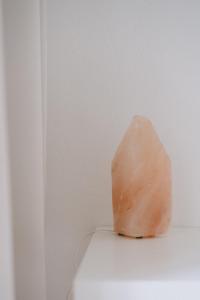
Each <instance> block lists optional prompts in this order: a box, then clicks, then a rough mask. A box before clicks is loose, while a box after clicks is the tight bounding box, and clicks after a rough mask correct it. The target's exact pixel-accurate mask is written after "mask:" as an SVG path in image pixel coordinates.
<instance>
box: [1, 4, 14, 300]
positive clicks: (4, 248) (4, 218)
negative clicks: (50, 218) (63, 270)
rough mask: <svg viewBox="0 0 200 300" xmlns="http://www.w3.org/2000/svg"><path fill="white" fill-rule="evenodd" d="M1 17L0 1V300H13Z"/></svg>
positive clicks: (10, 214)
mask: <svg viewBox="0 0 200 300" xmlns="http://www.w3.org/2000/svg"><path fill="white" fill-rule="evenodd" d="M2 16H3V14H2V1H1V0H0V299H1V300H4V299H5V300H14V299H15V297H14V294H15V293H14V268H13V241H12V212H11V198H10V174H9V154H8V135H7V134H8V128H7V117H6V95H5V73H4V71H5V69H4V44H3V22H2Z"/></svg>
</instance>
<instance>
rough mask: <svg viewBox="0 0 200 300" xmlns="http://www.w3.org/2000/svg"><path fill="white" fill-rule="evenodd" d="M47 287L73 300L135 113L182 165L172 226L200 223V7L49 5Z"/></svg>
mask: <svg viewBox="0 0 200 300" xmlns="http://www.w3.org/2000/svg"><path fill="white" fill-rule="evenodd" d="M46 12H47V66H48V70H47V191H48V192H47V200H46V230H47V244H46V245H47V246H46V255H47V290H48V299H49V300H53V299H58V300H64V299H65V295H66V291H67V290H68V288H69V285H70V282H71V279H72V277H73V273H74V268H73V264H74V262H75V260H76V258H75V256H76V255H75V252H76V250H77V247H78V246H79V244H80V243H81V239H82V237H83V236H84V235H85V233H86V232H88V231H91V230H92V229H93V228H94V227H95V226H97V225H99V224H104V223H106V224H108V223H109V224H111V223H112V212H111V178H110V164H111V159H112V157H113V154H114V151H115V149H116V147H117V145H118V143H119V141H120V139H121V137H122V135H123V133H124V131H125V129H126V128H127V126H128V124H129V122H130V120H131V118H132V116H133V115H135V114H142V115H143V114H144V115H146V116H148V117H149V118H150V119H152V121H153V123H154V124H155V126H156V128H157V130H158V133H159V135H160V137H161V139H162V141H163V143H164V144H165V146H166V148H167V150H168V152H169V154H170V156H171V159H172V163H173V183H174V193H173V203H174V207H173V224H175V225H194V226H196V225H198V226H199V225H200V201H199V198H200V184H199V178H200V155H199V153H200V141H199V138H198V134H199V127H200V118H199V113H200V101H199V99H200V88H199V78H200V55H199V53H200V39H199V37H200V2H199V1H178V0H170V1H164V0H163V1H136V0H135V1H131V0H130V1H116V0H115V1H114V0H113V1H93V0H85V1H81V0H79V1H78V0H77V1H74V0H71V1H70V0H69V1H65V0H48V1H47V10H46Z"/></svg>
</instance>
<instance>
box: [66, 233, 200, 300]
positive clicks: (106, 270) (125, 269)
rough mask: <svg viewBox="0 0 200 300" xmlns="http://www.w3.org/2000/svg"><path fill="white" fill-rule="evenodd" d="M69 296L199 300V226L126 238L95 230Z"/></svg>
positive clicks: (77, 298)
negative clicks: (153, 235) (156, 234)
mask: <svg viewBox="0 0 200 300" xmlns="http://www.w3.org/2000/svg"><path fill="white" fill-rule="evenodd" d="M71 299H72V300H94V299H95V300H147V299H148V300H157V299H158V300H160V299H162V300H169V299H170V300H179V299H180V300H191V299H192V300H197V299H198V300H199V299H200V229H199V228H174V229H171V231H170V232H169V233H168V235H167V236H165V237H159V238H151V239H130V238H125V237H122V236H118V235H116V234H115V233H113V232H111V231H110V232H109V231H97V232H96V233H95V234H94V236H93V238H92V240H91V242H90V245H89V247H88V249H87V252H86V254H85V256H84V258H83V261H82V263H81V265H80V267H79V270H78V272H77V275H76V277H75V280H74V283H73V288H72V295H71Z"/></svg>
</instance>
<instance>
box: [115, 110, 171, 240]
mask: <svg viewBox="0 0 200 300" xmlns="http://www.w3.org/2000/svg"><path fill="white" fill-rule="evenodd" d="M112 200H113V216H114V230H115V231H116V232H117V233H119V234H122V235H126V236H130V237H153V236H156V235H160V234H163V233H165V232H166V230H167V229H168V225H169V222H170V216H171V165H170V159H169V157H168V155H167V153H166V151H165V149H164V147H163V145H162V144H161V142H160V140H159V138H158V136H157V134H156V132H155V130H154V128H153V126H152V123H151V122H150V121H149V120H148V119H146V118H144V117H140V116H136V117H135V118H134V119H133V121H132V123H131V124H130V127H129V128H128V130H127V132H126V134H125V136H124V138H123V140H122V142H121V144H120V145H119V147H118V149H117V152H116V154H115V156H114V159H113V162H112Z"/></svg>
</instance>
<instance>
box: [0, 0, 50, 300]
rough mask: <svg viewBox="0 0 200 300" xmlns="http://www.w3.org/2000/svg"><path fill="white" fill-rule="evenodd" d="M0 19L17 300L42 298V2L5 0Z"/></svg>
mask: <svg viewBox="0 0 200 300" xmlns="http://www.w3.org/2000/svg"><path fill="white" fill-rule="evenodd" d="M3 19H4V42H5V44H4V46H5V49H4V53H5V73H6V76H5V85H6V105H7V117H8V138H9V146H10V151H9V160H10V167H11V169H10V171H11V172H10V174H11V191H10V192H11V199H12V201H11V204H12V210H13V232H14V241H13V244H14V264H15V274H14V276H15V285H16V299H17V300H36V299H37V300H45V257H44V191H43V175H44V174H43V141H42V140H43V137H42V134H43V132H42V98H41V55H40V52H41V48H40V1H39V0H18V1H14V0H3ZM1 300H7V298H1Z"/></svg>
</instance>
